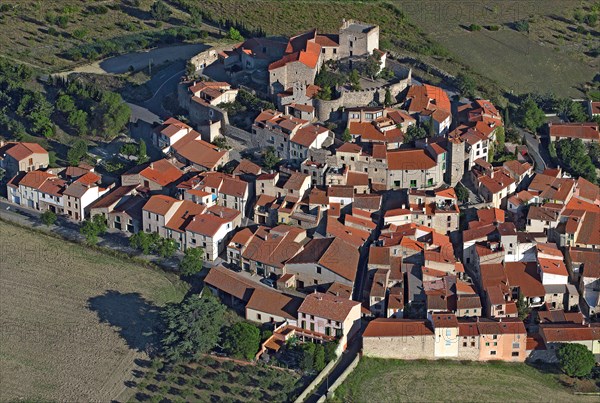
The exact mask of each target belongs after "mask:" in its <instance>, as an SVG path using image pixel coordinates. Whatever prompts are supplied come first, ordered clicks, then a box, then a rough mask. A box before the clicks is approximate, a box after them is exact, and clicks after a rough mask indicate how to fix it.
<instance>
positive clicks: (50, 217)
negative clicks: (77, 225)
mask: <svg viewBox="0 0 600 403" xmlns="http://www.w3.org/2000/svg"><path fill="white" fill-rule="evenodd" d="M40 219H41V220H42V222H43V223H44V225H46V226H48V227H49V226H51V225H54V223H56V219H57V217H56V214H55V213H54V212H53V211H51V210H46V211H44V212H43V213H42V215H41V216H40Z"/></svg>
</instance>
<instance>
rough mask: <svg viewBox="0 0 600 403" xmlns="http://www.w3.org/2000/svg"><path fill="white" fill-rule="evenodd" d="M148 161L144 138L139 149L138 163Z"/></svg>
mask: <svg viewBox="0 0 600 403" xmlns="http://www.w3.org/2000/svg"><path fill="white" fill-rule="evenodd" d="M146 161H148V151H147V148H146V142H145V141H144V140H140V146H139V149H138V164H143V163H144V162H146Z"/></svg>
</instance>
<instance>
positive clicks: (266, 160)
mask: <svg viewBox="0 0 600 403" xmlns="http://www.w3.org/2000/svg"><path fill="white" fill-rule="evenodd" d="M280 160H281V159H280V158H279V157H278V156H277V154H276V153H275V148H273V147H272V146H271V147H267V149H266V150H265V151H264V152H263V165H264V166H265V168H267V169H273V168H274V167H275V165H277V163H278V162H279V161H280Z"/></svg>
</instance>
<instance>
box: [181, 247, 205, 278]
mask: <svg viewBox="0 0 600 403" xmlns="http://www.w3.org/2000/svg"><path fill="white" fill-rule="evenodd" d="M203 265H204V249H202V248H187V249H186V250H185V255H184V256H183V259H182V260H181V263H180V264H179V270H180V271H181V274H183V275H184V276H193V275H194V274H197V273H200V272H201V271H202V267H203Z"/></svg>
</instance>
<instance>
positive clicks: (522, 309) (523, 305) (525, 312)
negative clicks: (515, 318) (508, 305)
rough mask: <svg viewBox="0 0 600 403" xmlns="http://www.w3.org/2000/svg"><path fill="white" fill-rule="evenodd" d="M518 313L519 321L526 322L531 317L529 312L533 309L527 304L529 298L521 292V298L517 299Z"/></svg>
mask: <svg viewBox="0 0 600 403" xmlns="http://www.w3.org/2000/svg"><path fill="white" fill-rule="evenodd" d="M516 305H517V312H518V314H519V319H521V320H525V318H527V316H529V312H531V308H530V307H529V304H528V303H527V298H526V297H525V296H524V295H523V294H521V292H519V297H518V299H517V303H516Z"/></svg>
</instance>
